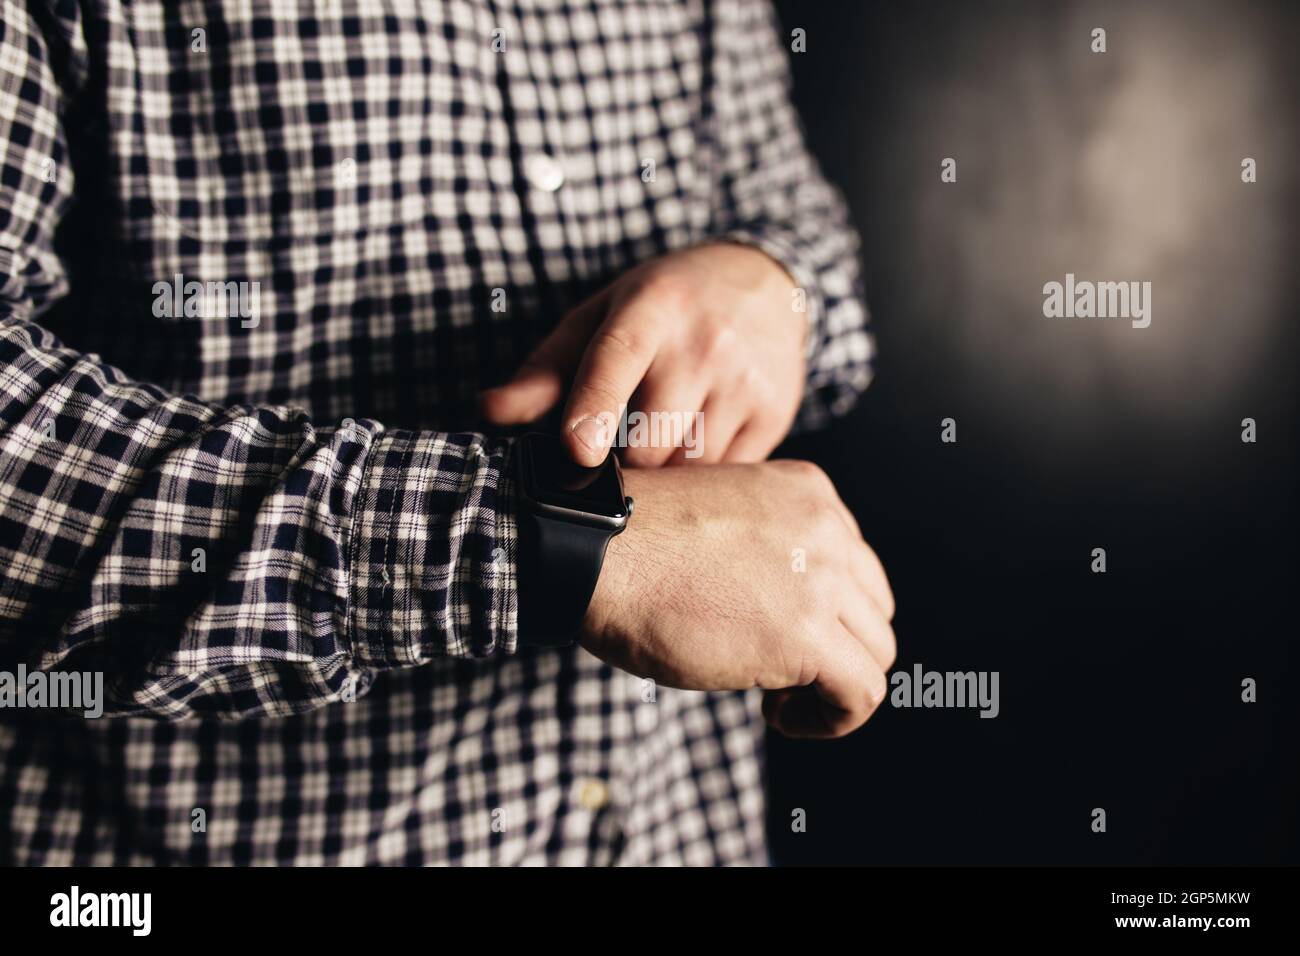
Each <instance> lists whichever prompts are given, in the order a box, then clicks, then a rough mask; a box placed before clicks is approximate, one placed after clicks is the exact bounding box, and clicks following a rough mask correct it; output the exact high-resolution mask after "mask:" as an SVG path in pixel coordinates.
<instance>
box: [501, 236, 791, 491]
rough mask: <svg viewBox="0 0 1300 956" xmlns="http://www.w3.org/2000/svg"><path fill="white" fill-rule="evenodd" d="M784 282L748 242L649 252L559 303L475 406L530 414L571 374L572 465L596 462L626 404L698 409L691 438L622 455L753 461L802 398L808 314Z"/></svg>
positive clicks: (556, 394)
mask: <svg viewBox="0 0 1300 956" xmlns="http://www.w3.org/2000/svg"><path fill="white" fill-rule="evenodd" d="M793 289H794V283H793V282H792V281H791V279H790V277H789V275H788V274H787V273H786V272H785V270H784V269H782V268H781V267H780V266H778V265H777V264H776V263H775V262H774V261H773V260H772V259H769V258H768V257H767V255H765V254H764V253H762V252H760V251H758V250H757V249H754V248H751V247H749V246H742V245H738V244H735V243H711V244H708V245H703V246H697V247H695V248H692V249H687V250H684V251H682V252H676V253H673V254H671V255H667V256H664V257H663V258H661V259H656V260H654V261H653V262H649V263H646V264H645V265H643V266H640V267H638V268H636V269H633V270H632V271H631V272H629V273H627V274H626V275H624V276H623V277H622V278H620V279H619V280H618V281H617V282H615V283H613V284H612V285H610V286H608V287H606V288H605V289H604V291H602V292H600V293H598V294H597V295H595V296H594V297H592V298H591V299H588V300H587V301H586V302H584V303H583V304H582V305H580V306H578V308H577V309H575V310H574V311H573V312H571V313H569V315H567V316H566V317H565V318H564V320H563V321H561V322H560V324H559V325H558V326H557V327H556V329H555V330H554V331H553V332H552V333H551V334H550V335H549V336H548V337H547V338H546V339H545V340H543V341H542V342H541V344H540V345H538V347H537V349H536V350H535V351H534V352H533V354H532V355H531V356H529V358H528V359H527V360H526V361H525V362H524V364H523V366H522V367H521V368H520V369H519V372H518V374H517V375H516V376H515V378H514V379H513V380H512V381H511V382H509V383H507V384H506V385H503V386H501V387H500V388H494V389H489V390H488V391H487V392H485V393H484V395H483V413H484V415H485V416H486V417H487V419H488V420H489V421H490V422H492V423H493V424H496V425H517V424H522V423H524V422H530V421H533V420H535V419H537V418H539V417H540V416H541V415H543V414H545V413H546V412H547V411H548V410H549V409H550V408H551V407H552V406H554V405H555V403H556V402H557V401H559V399H560V396H561V394H562V393H563V391H564V386H565V383H566V382H567V381H568V380H569V379H570V378H571V377H572V378H573V388H572V390H571V392H570V395H569V402H568V406H567V409H566V411H565V415H564V420H563V421H564V424H563V429H562V430H563V436H564V440H565V443H566V445H567V446H568V448H569V452H570V453H571V454H572V455H573V458H574V461H576V462H578V463H579V464H582V465H586V466H588V467H590V466H594V465H598V464H600V463H601V462H602V461H604V459H605V454H606V452H607V451H608V449H609V447H610V444H611V442H612V440H613V438H614V436H615V434H616V432H617V429H618V423H619V420H620V418H621V415H622V412H623V409H624V407H625V406H626V407H627V408H628V410H629V411H630V412H637V411H641V412H645V413H646V414H649V413H651V412H655V411H660V412H669V413H677V414H679V415H680V416H681V419H680V420H684V421H689V420H691V419H692V418H693V417H694V416H695V413H696V412H702V413H703V440H702V441H698V439H696V438H695V437H694V436H691V438H690V440H689V442H688V444H691V445H693V446H694V447H691V448H689V449H688V448H683V447H677V448H674V447H673V446H672V445H671V444H670V443H668V442H664V441H661V442H659V443H657V444H656V445H655V446H654V447H629V448H628V449H626V451H625V452H624V453H623V460H624V461H625V462H626V463H627V464H628V465H631V466H633V467H643V468H645V467H655V466H658V465H663V464H666V463H671V464H679V463H683V462H703V463H709V464H712V463H716V462H721V461H728V462H740V461H762V460H763V459H764V458H766V457H767V456H768V454H769V453H770V452H771V451H772V449H773V448H775V447H776V446H777V445H778V444H779V443H780V441H781V439H783V438H784V437H785V434H786V432H788V431H789V430H790V424H791V422H792V421H793V420H794V416H795V412H796V411H797V410H798V408H799V402H800V400H801V399H802V397H803V387H804V357H803V356H804V340H805V338H806V336H807V317H806V315H805V314H804V313H803V312H799V311H796V310H795V309H794V300H793V297H792V295H791V293H792V291H793ZM644 431H649V429H643V432H644ZM633 434H634V432H633V430H632V429H631V428H630V429H629V435H630V436H631V435H633ZM678 441H680V438H678ZM697 441H698V444H696V442H697ZM629 444H631V442H629ZM688 452H689V453H688Z"/></svg>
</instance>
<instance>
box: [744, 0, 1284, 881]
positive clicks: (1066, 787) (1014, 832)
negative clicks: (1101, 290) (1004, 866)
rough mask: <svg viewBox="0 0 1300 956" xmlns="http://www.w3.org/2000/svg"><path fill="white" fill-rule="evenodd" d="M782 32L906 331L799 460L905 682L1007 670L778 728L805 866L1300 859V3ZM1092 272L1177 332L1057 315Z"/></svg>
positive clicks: (870, 11) (939, 7) (974, 10)
mask: <svg viewBox="0 0 1300 956" xmlns="http://www.w3.org/2000/svg"><path fill="white" fill-rule="evenodd" d="M778 11H779V14H780V16H781V20H782V23H783V24H784V26H785V29H786V31H787V32H788V31H789V30H790V29H793V28H795V27H801V28H803V29H804V30H806V32H807V52H805V53H796V54H792V57H791V60H792V65H793V71H794V80H795V95H796V100H797V102H798V105H799V107H800V109H801V112H802V114H803V117H804V120H805V124H806V127H807V133H808V138H809V142H810V146H811V147H812V149H813V151H814V152H815V153H816V154H817V155H818V156H819V157H820V159H821V161H822V165H823V168H824V170H825V172H826V173H827V175H828V177H829V178H830V179H832V180H833V181H834V182H836V183H837V184H838V185H839V186H840V187H841V189H842V190H843V191H844V193H845V196H846V198H847V199H848V201H849V204H850V206H851V207H852V211H853V215H854V219H855V221H856V223H857V225H858V227H859V229H860V231H861V233H862V237H863V252H862V258H863V263H864V267H865V277H866V290H867V298H868V302H869V305H870V307H871V309H872V312H873V316H874V327H875V333H876V337H877V344H878V346H879V358H878V361H877V372H876V380H875V382H874V383H873V385H872V387H871V389H870V390H869V392H868V393H867V396H866V397H865V398H864V399H863V400H862V402H861V404H860V405H859V407H858V408H857V409H856V410H855V411H854V413H853V414H852V415H851V416H850V417H849V418H847V419H846V420H844V421H843V422H842V423H840V424H839V425H837V426H836V427H835V428H834V429H833V430H832V431H830V432H828V433H825V434H822V435H818V436H813V437H810V438H806V439H799V440H796V441H793V442H791V443H790V444H789V445H788V446H787V448H786V451H787V452H788V453H791V454H797V455H801V456H807V457H811V458H813V459H814V460H816V461H818V462H820V463H821V464H822V465H823V466H824V467H826V469H827V470H828V472H829V473H830V475H831V477H832V478H833V479H834V480H835V482H836V484H837V486H838V487H839V488H840V490H841V493H842V494H843V496H844V498H845V500H846V501H847V502H848V504H849V505H850V507H851V508H852V509H853V510H854V512H855V513H856V514H857V516H858V518H859V520H860V522H861V524H862V527H863V532H864V534H865V536H866V537H867V540H868V541H869V542H871V543H872V545H873V546H874V547H875V548H876V550H877V552H878V553H879V554H880V556H881V558H882V560H883V561H884V563H885V566H886V568H887V569H888V570H889V573H890V577H891V581H892V583H893V586H894V590H895V594H896V596H897V599H898V607H899V611H898V616H897V618H896V620H895V627H896V631H897V633H898V637H899V659H898V663H897V665H896V667H897V668H906V669H909V670H910V668H911V667H912V665H913V664H914V663H915V662H918V661H919V662H921V663H922V664H924V665H925V667H926V668H927V669H932V670H940V671H945V670H996V671H999V672H1000V673H1001V686H1000V696H1001V714H1000V716H999V717H998V718H997V719H993V720H988V719H980V718H979V717H978V713H977V711H975V710H966V711H961V710H901V709H900V710H895V709H893V708H891V707H888V706H885V707H883V708H882V710H881V711H880V712H879V713H878V714H877V715H876V716H875V717H873V719H872V720H871V721H870V722H869V723H868V725H867V726H866V727H865V728H863V729H862V730H860V731H859V732H857V733H855V734H854V735H852V736H851V737H849V738H847V739H845V740H841V741H834V742H829V743H808V742H791V741H786V740H783V739H780V738H776V737H773V738H772V740H771V748H770V751H769V772H770V780H771V783H770V794H771V801H770V818H769V822H770V827H769V829H770V832H771V839H772V850H773V855H774V859H775V861H776V862H778V863H787V864H792V863H793V864H802V863H1047V864H1052V863H1125V864H1127V863H1144V864H1145V863H1174V864H1182V863H1220V864H1222V863H1227V864H1234V863H1241V864H1244V863H1252V864H1253V863H1278V862H1289V863H1296V862H1298V861H1300V853H1298V850H1297V847H1298V844H1300V834H1298V831H1297V816H1298V815H1300V813H1298V807H1300V735H1298V734H1297V719H1296V718H1297V713H1298V706H1297V698H1296V693H1297V688H1296V681H1297V677H1298V676H1300V668H1298V667H1297V662H1296V653H1295V651H1294V642H1295V638H1296V634H1297V627H1296V622H1295V617H1294V614H1293V606H1294V602H1293V600H1292V595H1293V585H1294V582H1295V581H1296V579H1297V575H1296V572H1297V568H1296V558H1295V541H1296V529H1297V522H1296V479H1297V470H1296V425H1297V419H1296V388H1295V385H1294V377H1293V376H1294V373H1295V369H1296V365H1297V362H1296V359H1297V347H1296V346H1297V342H1296V331H1295V327H1296V321H1295V320H1296V309H1295V302H1296V292H1297V291H1298V290H1297V285H1300V283H1298V282H1297V278H1296V276H1297V273H1298V272H1300V270H1297V269H1296V267H1295V262H1296V260H1297V254H1298V253H1300V235H1297V232H1298V230H1297V224H1296V222H1297V216H1296V214H1297V211H1300V203H1298V202H1297V185H1298V177H1297V173H1296V171H1295V159H1294V158H1295V155H1296V147H1297V144H1298V141H1300V135H1297V134H1298V132H1300V130H1298V126H1300V110H1298V109H1297V92H1298V91H1300V82H1298V76H1297V54H1296V53H1295V49H1294V44H1295V38H1296V36H1298V35H1300V5H1296V4H1288V3H1239V2H1233V3H1229V2H1218V3H1211V2H1169V3H1125V4H1119V3H1050V4H1049V3H1041V2H1028V0H1026V2H1021V3H973V2H965V0H952V2H935V0H929V2H910V0H909V2H906V3H904V2H891V3H807V2H804V3H799V2H795V0H786V2H779V3H778ZM1098 26H1100V27H1104V28H1105V29H1106V30H1107V47H1108V49H1107V52H1106V53H1104V54H1094V53H1092V52H1090V49H1089V46H1090V42H1091V36H1090V34H1091V30H1092V28H1093V27H1098ZM1246 156H1250V157H1253V158H1255V159H1256V161H1257V163H1258V177H1259V181H1258V182H1257V183H1255V184H1249V185H1248V184H1243V183H1242V182H1241V178H1240V172H1241V169H1240V163H1241V159H1242V158H1243V157H1246ZM944 157H953V158H955V159H956V160H957V163H958V170H957V182H956V183H952V184H945V183H942V182H941V181H940V178H939V173H940V161H941V160H942V159H943V158H944ZM1066 272H1073V273H1075V274H1076V276H1078V278H1080V279H1094V280H1103V279H1106V280H1150V281H1152V283H1153V287H1154V288H1153V305H1154V313H1153V321H1152V324H1151V327H1150V328H1147V329H1134V328H1131V327H1130V325H1129V323H1128V322H1127V321H1122V320H1111V321H1104V322H1103V321H1093V322H1089V321H1086V320H1079V319H1073V320H1050V319H1047V318H1044V316H1043V315H1042V311H1041V310H1042V302H1043V296H1042V286H1043V283H1044V282H1047V281H1051V280H1056V281H1063V280H1064V276H1065V273H1066ZM1248 416H1249V417H1252V418H1254V419H1256V421H1257V422H1258V441H1257V443H1256V444H1244V443H1242V441H1241V440H1240V434H1241V424H1240V423H1241V420H1242V419H1243V418H1245V417H1248ZM945 417H952V418H954V419H956V421H957V436H958V442H957V443H956V444H955V445H953V444H943V443H941V442H940V440H939V436H940V420H941V419H943V418H945ZM1094 547H1103V548H1105V549H1106V553H1107V564H1108V571H1107V573H1105V574H1093V573H1092V572H1091V570H1090V564H1091V560H1092V559H1091V551H1092V549H1093V548H1094ZM1245 677H1253V678H1254V679H1255V680H1256V681H1257V682H1258V698H1259V699H1258V702H1257V703H1254V704H1247V703H1243V702H1242V700H1241V681H1242V679H1243V678H1245ZM1094 807H1102V808H1104V809H1105V810H1106V813H1107V832H1106V833H1104V834H1097V833H1093V832H1092V830H1091V826H1090V825H1091V822H1092V816H1091V813H1092V809H1093V808H1094ZM795 808H802V809H803V810H805V811H806V814H807V832H805V833H793V832H791V813H792V811H793V810H794V809H795Z"/></svg>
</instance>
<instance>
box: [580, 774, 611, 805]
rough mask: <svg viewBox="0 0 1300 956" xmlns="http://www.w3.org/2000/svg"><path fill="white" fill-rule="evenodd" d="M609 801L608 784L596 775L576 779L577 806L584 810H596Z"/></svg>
mask: <svg viewBox="0 0 1300 956" xmlns="http://www.w3.org/2000/svg"><path fill="white" fill-rule="evenodd" d="M607 803H609V786H608V785H607V784H606V783H605V781H604V780H600V779H598V778H596V777H584V778H583V779H581V780H579V781H578V806H580V807H582V808H583V809H584V810H591V811H596V810H599V809H600V808H601V807H603V806H604V805H605V804H607Z"/></svg>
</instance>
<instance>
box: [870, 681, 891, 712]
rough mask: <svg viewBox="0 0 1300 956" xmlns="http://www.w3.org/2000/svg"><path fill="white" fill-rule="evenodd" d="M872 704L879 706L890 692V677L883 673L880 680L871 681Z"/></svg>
mask: <svg viewBox="0 0 1300 956" xmlns="http://www.w3.org/2000/svg"><path fill="white" fill-rule="evenodd" d="M870 690H871V706H873V707H879V706H880V705H881V704H882V703H884V700H885V697H886V695H888V693H889V678H888V677H887V676H886V675H884V674H881V675H880V677H879V679H878V680H872V681H871V688H870Z"/></svg>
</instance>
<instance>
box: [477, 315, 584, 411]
mask: <svg viewBox="0 0 1300 956" xmlns="http://www.w3.org/2000/svg"><path fill="white" fill-rule="evenodd" d="M607 299H608V295H607V294H606V293H605V292H601V293H599V294H597V295H595V296H593V297H592V298H590V299H588V300H587V301H586V302H584V303H582V305H580V306H578V307H577V308H576V309H574V310H573V311H572V312H570V313H569V314H568V315H566V316H565V317H564V318H563V319H562V320H561V321H560V324H559V325H557V326H556V327H555V328H554V329H552V330H551V333H550V334H549V335H547V336H546V338H544V339H543V340H542V341H541V343H540V344H538V346H537V347H536V348H535V349H533V351H532V353H531V354H530V355H529V356H528V358H526V359H524V363H523V364H522V365H521V366H519V371H517V372H516V373H515V376H514V378H512V379H511V380H510V381H509V382H507V383H506V384H505V385H500V386H497V387H496V388H489V389H487V390H485V391H484V392H483V394H482V395H481V396H480V406H481V408H482V411H483V417H484V418H486V419H487V420H488V421H489V422H491V423H492V424H494V425H521V424H523V423H525V422H531V421H535V420H537V419H538V418H541V417H542V416H543V415H545V414H546V413H547V412H548V411H549V410H550V409H551V408H552V407H553V406H554V405H555V403H556V402H558V401H559V400H560V396H561V395H562V394H563V393H564V383H565V381H566V380H567V379H568V377H569V376H571V375H572V374H573V370H574V369H575V368H577V367H578V362H579V361H580V360H581V358H582V351H583V349H584V348H585V347H586V344H587V339H588V338H589V337H590V335H591V331H592V329H594V328H595V327H596V325H597V323H599V322H600V319H601V316H602V315H603V314H604V310H605V303H606V301H607Z"/></svg>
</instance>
